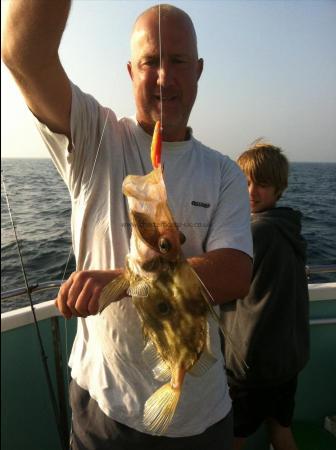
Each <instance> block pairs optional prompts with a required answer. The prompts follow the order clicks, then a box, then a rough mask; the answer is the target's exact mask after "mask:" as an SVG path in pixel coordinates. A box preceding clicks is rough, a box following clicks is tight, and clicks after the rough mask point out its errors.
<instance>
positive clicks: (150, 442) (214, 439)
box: [70, 380, 233, 450]
mask: <svg viewBox="0 0 336 450" xmlns="http://www.w3.org/2000/svg"><path fill="white" fill-rule="evenodd" d="M70 406H71V408H72V433H71V438H70V439H71V440H70V449H71V450H111V449H113V450H140V449H145V450H205V449H208V448H211V450H213V449H214V450H231V449H232V444H233V424H232V412H230V413H229V414H228V415H227V416H226V417H225V418H224V419H222V420H221V421H220V422H218V423H216V424H214V425H212V426H211V427H209V428H208V429H207V430H205V431H204V433H201V434H198V435H195V436H189V437H178V438H169V437H165V436H152V435H150V434H145V433H140V432H139V431H136V430H134V429H132V428H129V427H127V426H126V425H123V424H121V423H119V422H116V421H115V420H113V419H111V418H110V417H108V416H106V415H105V414H104V413H103V411H101V409H100V408H99V406H98V404H97V402H96V401H95V400H93V399H92V398H91V397H90V395H89V393H88V392H87V391H86V390H84V389H82V388H81V387H80V386H78V384H77V383H76V382H75V381H73V380H72V381H71V383H70ZM195 414H197V412H196V413H195Z"/></svg>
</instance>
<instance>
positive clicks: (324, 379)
mask: <svg viewBox="0 0 336 450" xmlns="http://www.w3.org/2000/svg"><path fill="white" fill-rule="evenodd" d="M311 317H312V318H323V317H336V300H331V301H323V302H314V303H313V304H312V305H311ZM50 323H51V321H50V319H47V320H43V321H41V322H39V324H40V329H41V333H42V336H43V342H44V345H45V350H46V353H47V356H48V364H49V368H50V372H51V374H52V379H53V383H54V385H55V363H54V353H53V344H52V333H51V327H50ZM59 324H60V331H61V335H62V344H63V357H64V358H65V345H64V336H65V332H64V320H63V319H59ZM75 328H76V321H75V320H71V321H67V330H68V331H67V334H68V341H69V344H68V349H69V351H70V348H71V343H70V341H72V339H73V337H74V334H75ZM1 337H2V339H1V349H2V351H1V361H2V364H1V378H2V383H1V396H2V402H1V418H2V420H1V445H2V449H3V450H60V449H61V445H60V440H59V438H58V434H57V431H56V425H55V420H54V417H53V411H52V408H51V403H50V400H49V396H48V390H47V383H46V380H45V376H44V372H43V366H42V362H41V355H40V350H39V347H38V341H37V338H36V332H35V330H34V328H33V326H32V325H27V326H25V327H22V328H18V329H15V330H11V331H6V332H3V333H1ZM335 343H336V325H335V324H330V325H312V326H311V358H310V361H309V363H308V365H307V366H306V368H305V369H304V370H303V371H302V373H301V374H300V377H299V387H298V392H297V398H296V410H295V425H294V435H295V438H296V439H297V442H298V447H299V450H329V449H330V450H331V449H333V450H336V439H335V438H334V437H333V436H332V435H331V434H330V433H329V432H327V431H325V430H323V428H322V427H323V422H324V418H325V417H326V416H330V415H335V414H336V383H335V379H336V346H335ZM64 382H65V384H66V374H65V370H64ZM55 389H56V388H55ZM68 419H69V417H68ZM267 449H269V446H268V445H267V443H266V438H265V434H264V432H263V431H262V430H260V431H259V432H258V433H256V435H254V436H252V437H251V438H250V439H249V440H248V441H247V445H246V447H245V449H244V450H267ZM97 450H98V449H97Z"/></svg>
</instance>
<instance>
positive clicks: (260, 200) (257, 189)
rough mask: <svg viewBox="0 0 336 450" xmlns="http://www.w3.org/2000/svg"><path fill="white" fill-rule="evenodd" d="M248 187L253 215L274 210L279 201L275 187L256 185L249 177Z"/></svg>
mask: <svg viewBox="0 0 336 450" xmlns="http://www.w3.org/2000/svg"><path fill="white" fill-rule="evenodd" d="M247 185H248V191H249V195H250V206H251V211H252V212H253V213H258V212H262V211H266V210H267V209H271V208H274V206H275V204H276V202H277V199H278V195H277V193H276V191H275V187H274V186H270V185H264V184H258V183H255V182H254V181H252V180H251V179H250V178H249V177H247Z"/></svg>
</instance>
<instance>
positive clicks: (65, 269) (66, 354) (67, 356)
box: [62, 246, 72, 392]
mask: <svg viewBox="0 0 336 450" xmlns="http://www.w3.org/2000/svg"><path fill="white" fill-rule="evenodd" d="M71 253H72V246H70V250H69V254H68V259H67V262H66V264H65V268H64V272H63V276H62V284H63V281H64V278H65V275H66V271H67V268H68V264H69V262H70V257H71ZM63 320H64V333H65V356H66V361H67V367H66V382H67V387H68V392H69V387H70V379H69V365H68V360H69V348H68V327H67V320H66V319H65V318H64V319H63Z"/></svg>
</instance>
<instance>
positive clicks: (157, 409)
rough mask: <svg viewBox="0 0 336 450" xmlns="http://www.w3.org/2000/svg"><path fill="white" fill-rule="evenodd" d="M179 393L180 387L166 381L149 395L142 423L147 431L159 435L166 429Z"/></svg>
mask: <svg viewBox="0 0 336 450" xmlns="http://www.w3.org/2000/svg"><path fill="white" fill-rule="evenodd" d="M180 395H181V388H180V387H178V388H175V387H173V386H172V385H171V384H170V383H167V384H164V385H163V386H162V387H160V388H159V389H158V390H157V391H155V392H154V394H153V395H151V396H150V397H149V399H148V400H147V401H146V404H145V410H144V425H145V427H146V428H147V429H148V430H149V431H151V432H153V433H155V434H159V435H160V434H163V433H164V432H165V431H166V430H167V428H168V426H169V425H170V423H171V421H172V418H173V416H174V413H175V410H176V406H177V403H178V401H179V398H180Z"/></svg>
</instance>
